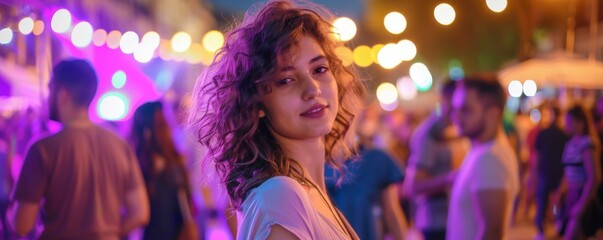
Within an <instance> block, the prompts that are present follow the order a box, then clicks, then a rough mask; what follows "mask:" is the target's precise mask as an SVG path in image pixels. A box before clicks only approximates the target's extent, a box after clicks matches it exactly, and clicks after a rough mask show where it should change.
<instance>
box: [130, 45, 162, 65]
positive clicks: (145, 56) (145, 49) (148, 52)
mask: <svg viewBox="0 0 603 240" xmlns="http://www.w3.org/2000/svg"><path fill="white" fill-rule="evenodd" d="M156 49H157V48H156V47H155V46H153V43H151V42H141V43H140V44H138V46H136V49H135V50H134V60H136V61H138V62H139V63H148V62H150V61H151V59H153V56H155V50H156Z"/></svg>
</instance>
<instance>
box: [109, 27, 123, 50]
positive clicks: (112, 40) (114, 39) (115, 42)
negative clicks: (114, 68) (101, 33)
mask: <svg viewBox="0 0 603 240" xmlns="http://www.w3.org/2000/svg"><path fill="white" fill-rule="evenodd" d="M120 41H121V32H119V31H117V30H113V31H111V32H109V34H107V47H109V48H110V49H117V48H118V47H119V42H120Z"/></svg>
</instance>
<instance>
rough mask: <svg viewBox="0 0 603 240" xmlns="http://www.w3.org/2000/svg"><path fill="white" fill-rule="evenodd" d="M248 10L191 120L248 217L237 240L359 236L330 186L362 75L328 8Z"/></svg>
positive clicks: (199, 91)
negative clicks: (341, 53)
mask: <svg viewBox="0 0 603 240" xmlns="http://www.w3.org/2000/svg"><path fill="white" fill-rule="evenodd" d="M301 5H302V4H298V3H292V2H289V1H271V2H269V3H267V4H266V5H265V6H264V7H262V8H261V9H259V11H258V12H257V13H255V14H254V13H248V14H247V15H246V16H245V19H244V20H243V22H242V23H241V24H240V25H238V26H237V27H235V28H234V29H233V30H232V31H231V32H230V33H229V34H228V37H227V40H226V43H225V45H224V47H223V48H222V49H221V50H219V51H218V53H217V56H216V57H215V60H214V62H213V63H212V64H211V65H210V66H209V67H208V69H207V70H206V72H205V73H204V74H203V76H202V77H201V79H200V80H199V82H198V84H197V87H196V93H195V98H194V100H193V102H194V104H195V105H196V106H195V108H193V109H191V110H192V112H191V115H190V120H191V121H192V123H193V126H195V127H196V130H197V131H198V132H197V133H198V137H199V142H200V143H202V144H203V145H205V146H207V148H208V154H207V157H206V159H209V160H212V162H214V163H215V167H216V169H217V171H218V173H219V174H220V177H221V179H222V181H223V182H224V184H225V186H226V190H227V192H228V194H229V196H230V198H231V201H232V205H233V206H234V207H235V208H237V209H239V210H241V211H242V214H243V219H242V223H241V224H240V225H241V228H240V231H239V233H238V239H357V238H358V237H357V236H356V234H355V232H354V230H353V229H352V228H351V227H350V225H349V224H348V222H347V221H346V219H345V218H344V217H343V216H342V214H341V213H340V212H339V211H338V210H337V209H336V208H335V206H334V205H333V203H332V202H331V201H330V199H329V197H328V196H327V193H326V188H325V181H324V175H323V174H324V164H325V163H332V164H335V161H334V158H336V155H337V154H339V153H341V152H343V151H341V149H342V148H340V146H342V145H341V142H342V140H343V138H344V135H345V133H346V131H347V130H348V129H349V126H350V123H351V121H352V119H353V117H354V113H353V111H352V109H353V108H352V106H351V105H352V102H356V100H355V99H356V98H358V97H359V96H360V95H361V94H362V93H363V91H364V88H363V86H362V83H361V82H360V81H359V79H358V78H357V77H356V76H355V74H353V73H352V72H351V71H350V70H349V69H347V68H346V67H344V66H343V65H342V62H341V60H340V59H339V58H338V57H337V56H336V55H335V52H334V50H335V48H336V47H338V46H340V45H342V43H341V42H339V41H337V40H336V38H335V35H334V34H333V33H332V30H331V27H332V26H331V25H330V21H331V20H332V19H331V18H330V16H331V15H330V14H329V13H328V12H327V11H326V10H324V9H323V8H322V7H319V6H315V5H311V4H309V3H303V5H304V6H301Z"/></svg>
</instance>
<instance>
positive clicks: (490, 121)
mask: <svg viewBox="0 0 603 240" xmlns="http://www.w3.org/2000/svg"><path fill="white" fill-rule="evenodd" d="M505 103H506V93H505V91H504V90H503V88H502V86H501V85H500V83H499V82H498V79H497V78H496V77H495V76H493V75H475V76H469V77H466V78H465V79H463V80H462V81H461V82H459V83H458V86H457V88H456V90H455V91H454V96H453V101H452V106H453V109H454V112H453V114H452V115H453V122H454V123H455V124H456V125H457V127H458V128H459V130H460V131H461V134H462V135H464V136H467V137H469V138H471V139H472V140H474V139H480V138H484V137H486V138H490V137H492V136H490V135H492V133H495V132H496V131H498V128H499V127H500V124H501V123H502V119H503V110H504V108H505ZM486 135H487V136H486Z"/></svg>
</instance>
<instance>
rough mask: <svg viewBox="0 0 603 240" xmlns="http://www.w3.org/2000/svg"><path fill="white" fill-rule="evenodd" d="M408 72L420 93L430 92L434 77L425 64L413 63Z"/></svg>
mask: <svg viewBox="0 0 603 240" xmlns="http://www.w3.org/2000/svg"><path fill="white" fill-rule="evenodd" d="M408 72H409V74H410V78H412V81H413V82H414V83H415V86H417V90H419V91H420V92H425V91H427V90H429V89H430V88H431V86H432V85H433V77H432V76H431V73H430V72H429V69H428V68H427V66H425V64H423V63H420V62H417V63H413V64H412V65H411V66H410V70H409V71H408Z"/></svg>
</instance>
